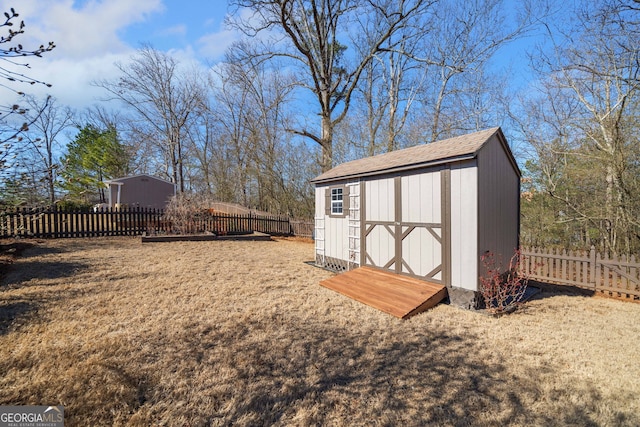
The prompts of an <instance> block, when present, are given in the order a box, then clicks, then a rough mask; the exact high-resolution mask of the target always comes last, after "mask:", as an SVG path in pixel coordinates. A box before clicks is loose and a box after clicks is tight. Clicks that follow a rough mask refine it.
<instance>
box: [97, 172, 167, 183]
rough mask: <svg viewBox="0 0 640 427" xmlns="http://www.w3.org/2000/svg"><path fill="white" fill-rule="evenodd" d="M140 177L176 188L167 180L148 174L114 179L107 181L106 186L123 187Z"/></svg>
mask: <svg viewBox="0 0 640 427" xmlns="http://www.w3.org/2000/svg"><path fill="white" fill-rule="evenodd" d="M140 177H145V178H151V179H154V180H156V181H160V182H164V183H166V184H171V185H174V186H175V184H174V183H173V182H171V181H167V180H166V179H162V178H158V177H157V176H152V175H147V174H146V173H141V174H138V175H129V176H123V177H121V178H114V179H110V180H108V181H105V183H106V184H116V185H122V184H124V183H125V182H126V181H128V180H130V179H134V178H140Z"/></svg>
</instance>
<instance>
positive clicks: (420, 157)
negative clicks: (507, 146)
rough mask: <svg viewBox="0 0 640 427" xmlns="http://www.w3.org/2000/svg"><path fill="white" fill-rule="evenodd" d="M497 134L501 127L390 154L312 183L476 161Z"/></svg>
mask: <svg viewBox="0 0 640 427" xmlns="http://www.w3.org/2000/svg"><path fill="white" fill-rule="evenodd" d="M497 132H500V133H501V132H502V131H501V130H500V128H499V127H495V128H491V129H486V130H482V131H479V132H474V133H470V134H467V135H462V136H456V137H454V138H449V139H443V140H441V141H436V142H432V143H431V144H422V145H416V146H415V147H410V148H405V149H403V150H397V151H392V152H389V153H384V154H378V155H377V156H373V157H366V158H364V159H359V160H353V161H350V162H346V163H342V164H341V165H338V166H336V167H334V168H333V169H330V170H328V171H327V172H325V173H323V174H322V175H320V176H317V177H316V178H314V179H313V180H311V182H314V183H319V182H327V181H334V180H337V179H346V178H356V177H361V176H368V175H378V174H383V173H390V172H395V171H397V170H406V169H415V168H421V167H426V166H430V165H433V164H439V163H446V161H448V160H450V161H453V160H460V159H461V158H467V157H475V156H476V154H477V152H478V150H480V148H481V147H482V146H483V145H484V143H485V142H487V141H488V140H489V139H490V138H491V137H492V136H493V135H495V134H496V133H497Z"/></svg>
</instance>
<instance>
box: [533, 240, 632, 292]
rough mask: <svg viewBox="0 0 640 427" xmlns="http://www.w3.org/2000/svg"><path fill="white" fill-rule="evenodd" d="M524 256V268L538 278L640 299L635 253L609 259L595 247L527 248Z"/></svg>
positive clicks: (535, 278)
mask: <svg viewBox="0 0 640 427" xmlns="http://www.w3.org/2000/svg"><path fill="white" fill-rule="evenodd" d="M522 255H524V259H523V262H522V263H521V265H520V270H521V272H522V273H524V274H526V275H528V276H529V277H530V278H532V279H534V280H539V281H541V282H548V283H557V284H563V285H573V286H579V287H582V288H587V289H593V290H594V291H596V292H600V293H603V294H605V295H608V296H613V297H617V298H622V299H629V300H636V301H637V300H640V260H638V261H636V257H635V256H631V257H626V256H621V257H611V258H609V257H608V256H606V255H604V256H602V255H600V253H597V252H596V250H595V248H593V247H592V248H591V250H590V251H589V252H580V251H566V250H564V249H563V250H556V249H553V250H550V249H541V248H525V247H523V248H522Z"/></svg>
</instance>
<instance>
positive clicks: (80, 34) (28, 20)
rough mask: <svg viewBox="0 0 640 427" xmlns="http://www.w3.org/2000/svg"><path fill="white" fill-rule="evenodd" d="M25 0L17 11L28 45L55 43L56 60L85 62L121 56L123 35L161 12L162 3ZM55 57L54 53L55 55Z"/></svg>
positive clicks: (151, 0) (158, 0)
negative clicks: (92, 58) (57, 58)
mask: <svg viewBox="0 0 640 427" xmlns="http://www.w3.org/2000/svg"><path fill="white" fill-rule="evenodd" d="M74 5H75V3H74V1H73V0H49V1H47V2H42V1H38V0H23V1H22V2H20V6H19V8H18V10H17V12H18V13H20V18H21V19H23V20H24V21H25V24H26V27H25V34H24V36H23V37H24V39H25V40H29V43H28V44H30V43H43V42H44V43H46V42H48V41H51V40H52V41H54V42H55V43H56V46H57V47H56V50H55V56H58V57H64V58H86V57H90V56H100V55H103V54H105V53H112V52H121V51H123V50H127V48H128V46H127V45H126V43H124V42H123V41H122V40H121V39H120V33H121V32H122V31H123V29H125V28H127V27H128V26H130V25H131V24H134V23H137V22H141V21H144V20H145V19H147V18H148V17H149V16H150V15H151V14H153V13H155V12H161V11H162V10H163V5H162V1H161V0H136V1H131V0H103V1H95V0H91V1H88V2H85V3H84V4H82V5H81V6H79V7H74ZM52 55H53V52H52Z"/></svg>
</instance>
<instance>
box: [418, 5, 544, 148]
mask: <svg viewBox="0 0 640 427" xmlns="http://www.w3.org/2000/svg"><path fill="white" fill-rule="evenodd" d="M505 9H506V8H505V2H504V1H503V0H471V1H465V2H458V1H454V0H442V1H441V2H440V3H439V4H438V6H437V8H436V12H435V14H436V17H435V19H434V25H433V27H432V29H431V31H430V33H429V34H428V36H425V37H422V38H421V41H420V47H419V49H417V50H416V53H412V52H406V53H407V54H408V55H410V56H411V57H412V58H413V59H414V60H415V61H418V62H420V63H422V64H424V66H425V67H427V72H428V75H427V77H426V78H425V80H424V81H425V82H426V83H430V84H427V85H425V87H424V88H423V89H422V92H421V102H422V105H423V108H424V111H423V117H426V118H427V119H428V120H427V122H428V123H429V125H428V129H427V130H426V139H427V141H436V140H438V139H442V138H444V137H448V136H453V135H455V134H456V133H459V132H460V131H467V130H475V127H476V124H477V123H478V118H479V117H480V114H481V111H482V109H480V111H479V110H478V109H477V108H475V107H479V106H480V104H478V101H480V100H481V97H482V95H483V94H487V93H491V91H493V90H494V89H495V88H494V87H487V84H488V83H489V82H490V78H489V76H488V75H487V74H488V73H487V66H488V64H489V61H490V60H491V59H492V58H493V57H494V55H495V54H496V53H497V52H498V51H499V50H500V49H501V48H502V47H504V46H505V45H506V44H508V43H510V42H511V41H513V40H515V39H517V38H518V37H521V36H523V35H525V34H526V33H527V32H528V31H530V30H531V29H532V28H533V27H534V25H535V24H536V20H537V19H539V16H543V15H544V14H545V13H546V12H545V11H544V10H542V11H538V15H539V16H536V15H535V14H534V11H533V10H532V8H531V6H530V5H529V4H528V2H524V3H523V4H522V12H521V13H520V16H519V18H518V20H517V21H515V22H513V23H510V22H509V21H508V20H507V17H506V13H505ZM496 83H497V85H499V83H498V82H496ZM463 107H466V108H463Z"/></svg>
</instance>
